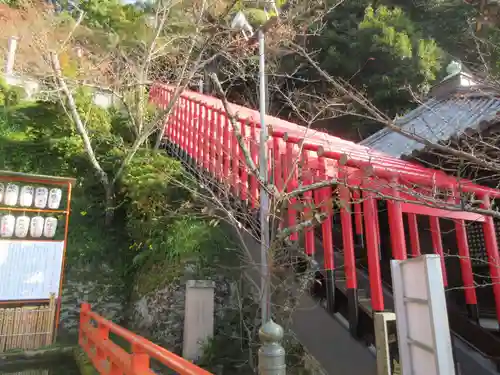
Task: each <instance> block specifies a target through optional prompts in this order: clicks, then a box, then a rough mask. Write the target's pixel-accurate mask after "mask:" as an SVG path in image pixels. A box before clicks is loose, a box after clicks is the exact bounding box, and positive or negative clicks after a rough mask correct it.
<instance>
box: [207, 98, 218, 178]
mask: <svg viewBox="0 0 500 375" xmlns="http://www.w3.org/2000/svg"><path fill="white" fill-rule="evenodd" d="M208 119H209V120H208V121H209V122H208V123H209V137H210V138H209V142H208V145H207V149H208V155H207V160H208V170H209V172H210V175H211V176H212V177H216V175H215V154H214V147H215V146H216V145H217V137H218V135H217V134H216V131H217V123H216V121H217V111H216V110H215V109H214V108H213V107H209V108H208Z"/></svg>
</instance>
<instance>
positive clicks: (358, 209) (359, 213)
mask: <svg viewBox="0 0 500 375" xmlns="http://www.w3.org/2000/svg"><path fill="white" fill-rule="evenodd" d="M352 197H353V199H354V204H353V206H354V225H355V228H356V237H355V239H356V246H357V247H359V248H364V247H365V244H364V240H363V209H362V206H361V194H360V193H359V190H353V192H352Z"/></svg>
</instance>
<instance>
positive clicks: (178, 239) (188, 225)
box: [134, 212, 238, 296]
mask: <svg viewBox="0 0 500 375" xmlns="http://www.w3.org/2000/svg"><path fill="white" fill-rule="evenodd" d="M163 233H164V242H163V243H162V244H159V246H158V247H155V246H153V245H151V246H150V247H149V248H147V249H144V250H142V251H141V252H140V253H138V254H137V255H136V257H135V258H134V261H135V264H136V265H137V266H139V267H140V271H139V272H138V273H137V274H138V278H137V279H136V282H135V285H136V287H137V293H138V295H139V296H143V295H145V294H147V293H149V292H151V291H154V290H156V289H158V288H159V287H161V286H163V285H164V284H166V283H168V282H172V281H173V280H175V279H177V278H180V277H182V276H185V273H186V271H187V270H188V271H189V272H188V274H190V275H191V276H192V277H196V278H201V279H211V278H212V277H213V276H214V275H216V274H218V273H220V269H219V268H218V267H219V266H220V264H222V263H223V264H225V265H226V266H227V265H230V264H231V261H233V262H234V261H237V260H238V257H235V256H234V252H233V253H232V252H231V249H232V248H234V246H232V239H231V238H228V237H227V236H226V234H225V232H224V230H223V229H222V228H221V227H219V226H216V225H214V223H213V221H211V220H207V219H202V218H197V217H196V216H194V215H193V213H192V212H191V213H188V215H185V216H184V217H180V216H176V217H173V218H172V220H171V222H170V224H169V225H168V226H166V227H165V228H164V231H163ZM188 277H189V276H188Z"/></svg>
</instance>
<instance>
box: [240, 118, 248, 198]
mask: <svg viewBox="0 0 500 375" xmlns="http://www.w3.org/2000/svg"><path fill="white" fill-rule="evenodd" d="M240 126H241V137H242V138H243V144H245V146H246V145H247V144H248V142H247V141H246V134H247V121H246V120H241V121H240ZM247 150H249V148H247ZM240 156H241V160H242V165H241V185H240V186H241V188H240V189H241V190H240V191H241V200H242V201H244V202H245V201H246V200H247V199H248V165H247V161H246V160H245V155H243V151H242V150H240Z"/></svg>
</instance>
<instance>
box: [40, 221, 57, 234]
mask: <svg viewBox="0 0 500 375" xmlns="http://www.w3.org/2000/svg"><path fill="white" fill-rule="evenodd" d="M56 229H57V219H56V218H55V217H47V218H46V219H45V225H44V226H43V236H44V237H47V238H52V237H54V236H55V234H56Z"/></svg>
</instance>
